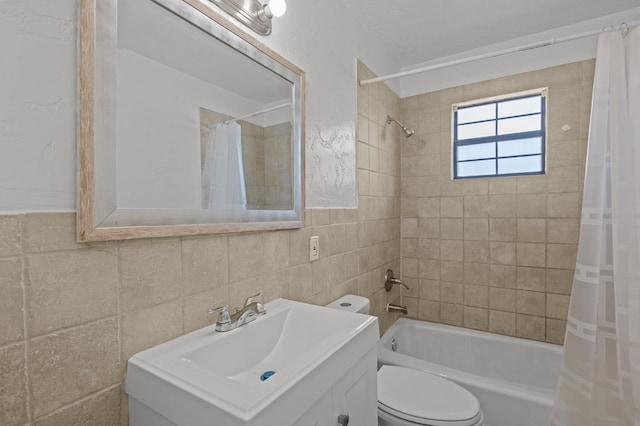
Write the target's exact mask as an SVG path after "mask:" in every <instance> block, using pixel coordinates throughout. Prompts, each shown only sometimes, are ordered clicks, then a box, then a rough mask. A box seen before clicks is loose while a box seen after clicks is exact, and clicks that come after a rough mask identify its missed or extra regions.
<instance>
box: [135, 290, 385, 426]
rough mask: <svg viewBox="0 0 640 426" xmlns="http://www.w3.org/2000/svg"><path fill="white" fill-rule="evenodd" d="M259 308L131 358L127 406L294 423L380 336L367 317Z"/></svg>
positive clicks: (173, 417)
mask: <svg viewBox="0 0 640 426" xmlns="http://www.w3.org/2000/svg"><path fill="white" fill-rule="evenodd" d="M265 308H266V311H267V313H266V314H265V315H263V316H260V317H258V318H257V319H256V320H255V321H253V322H251V323H249V324H246V325H243V326H241V327H239V328H237V329H235V330H232V331H229V332H224V333H222V332H216V331H215V330H214V326H209V327H205V328H203V329H200V330H197V331H195V332H193V333H190V334H187V335H184V336H181V337H179V338H177V339H174V340H171V341H169V342H166V343H164V344H161V345H159V346H156V347H154V348H151V349H148V350H146V351H143V352H140V353H138V354H137V355H135V356H133V357H132V358H131V359H130V360H129V362H128V371H127V378H126V390H127V393H128V394H129V397H130V405H131V404H132V402H131V401H132V399H133V400H134V401H133V404H134V405H135V404H142V405H144V406H146V407H148V408H150V409H151V410H153V411H155V412H156V413H159V415H161V416H162V417H164V418H166V419H168V420H170V423H167V424H179V425H190V424H193V425H197V424H205V423H207V422H208V424H211V422H212V420H215V421H219V423H213V424H223V425H225V426H226V425H234V424H238V425H249V424H256V425H259V424H266V423H264V422H265V421H266V420H265V417H264V416H268V415H269V412H272V411H274V409H276V410H277V412H278V413H279V414H278V420H279V421H280V420H284V417H283V416H289V417H291V421H293V420H295V419H297V418H298V417H299V415H301V414H303V413H304V411H302V410H303V409H305V408H304V407H305V404H308V405H309V406H311V405H312V404H313V403H314V402H315V401H314V400H313V399H314V398H316V397H317V398H320V396H322V394H323V392H325V391H326V389H328V388H329V387H330V386H331V383H332V382H333V381H335V380H334V379H335V378H337V377H339V375H340V374H342V373H341V371H342V370H344V368H348V367H349V366H351V365H353V363H355V362H356V361H357V360H358V359H359V357H360V356H361V354H364V353H365V352H366V351H368V350H369V349H370V348H371V347H372V346H375V344H376V342H377V340H378V336H379V334H378V326H377V320H376V318H375V317H371V316H368V315H361V314H354V313H349V312H343V311H338V310H334V309H328V308H325V307H321V306H315V305H308V304H305V303H299V302H293V301H290V300H285V299H278V300H274V301H272V302H270V303H267V304H266V305H265ZM267 372H273V373H272V375H271V376H270V377H268V378H266V379H265V378H264V376H263V375H264V374H265V373H267ZM334 376H336V377H334ZM316 394H317V395H316ZM296 416H298V417H296ZM132 422H135V419H132ZM156 423H157V421H156ZM282 424H287V423H286V422H285V423H282ZM132 426H136V425H135V424H133V423H132Z"/></svg>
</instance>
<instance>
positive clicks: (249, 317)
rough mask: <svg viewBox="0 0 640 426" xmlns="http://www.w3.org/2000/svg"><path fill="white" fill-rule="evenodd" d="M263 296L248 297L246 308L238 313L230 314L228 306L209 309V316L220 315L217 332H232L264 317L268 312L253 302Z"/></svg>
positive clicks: (245, 303) (260, 294)
mask: <svg viewBox="0 0 640 426" xmlns="http://www.w3.org/2000/svg"><path fill="white" fill-rule="evenodd" d="M259 296H262V293H258V294H256V295H253V296H250V297H247V300H246V301H245V302H244V306H243V307H242V309H240V310H239V311H238V312H236V313H234V314H229V310H228V309H227V307H226V306H222V307H220V308H216V309H209V311H208V312H209V314H215V313H220V316H219V317H218V321H217V322H216V331H223V332H224V331H231V330H233V329H236V328H238V327H240V326H243V325H245V324H248V323H250V322H251V321H254V320H255V319H256V318H257V317H258V316H259V315H264V314H266V313H267V311H266V310H265V309H264V306H263V305H262V303H260V302H251V303H249V302H250V301H251V299H254V298H256V297H259Z"/></svg>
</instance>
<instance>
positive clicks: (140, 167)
mask: <svg viewBox="0 0 640 426" xmlns="http://www.w3.org/2000/svg"><path fill="white" fill-rule="evenodd" d="M118 61H119V62H118V67H119V70H121V71H122V72H119V73H118V85H117V86H118V89H117V95H118V110H117V135H118V137H117V141H118V142H117V150H116V151H117V173H116V174H117V187H118V191H117V205H118V207H119V208H193V209H197V208H200V206H201V205H202V203H201V172H200V164H201V159H200V109H199V108H200V107H203V108H207V109H209V110H211V111H218V112H221V113H224V114H228V115H232V116H237V115H240V114H243V113H246V111H258V110H260V109H262V108H263V106H262V105H260V104H256V103H255V102H252V101H250V100H248V99H245V98H242V97H239V96H236V95H234V94H232V93H230V92H227V91H225V90H221V89H220V88H219V87H216V86H213V85H211V84H208V83H205V82H203V81H201V80H199V79H197V78H193V77H191V76H189V75H186V74H184V73H182V72H179V71H176V70H175V69H173V68H169V67H167V66H164V65H162V64H159V63H157V62H155V61H153V60H151V59H148V58H146V57H144V56H141V55H139V54H137V53H134V52H131V51H129V50H119V51H118ZM159 87H168V88H171V89H170V92H169V93H170V95H167V92H165V91H159V90H158V88H159ZM147 123H154V125H153V126H148V124H147ZM131 182H136V183H137V184H136V185H131Z"/></svg>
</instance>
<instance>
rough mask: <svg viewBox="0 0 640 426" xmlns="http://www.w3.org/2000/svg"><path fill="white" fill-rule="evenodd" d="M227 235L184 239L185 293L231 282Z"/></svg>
mask: <svg viewBox="0 0 640 426" xmlns="http://www.w3.org/2000/svg"><path fill="white" fill-rule="evenodd" d="M227 259H228V254H227V238H226V237H214V238H211V237H208V238H197V239H184V240H182V284H183V291H184V294H185V295H188V294H195V293H200V292H203V291H206V290H211V289H214V288H218V287H222V286H226V285H227V284H228V283H229V269H228V265H227V262H228V260H227Z"/></svg>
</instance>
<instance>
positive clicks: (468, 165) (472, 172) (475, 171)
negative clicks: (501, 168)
mask: <svg viewBox="0 0 640 426" xmlns="http://www.w3.org/2000/svg"><path fill="white" fill-rule="evenodd" d="M495 174H496V160H481V161H467V162H462V163H458V177H470V176H484V175H495Z"/></svg>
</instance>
